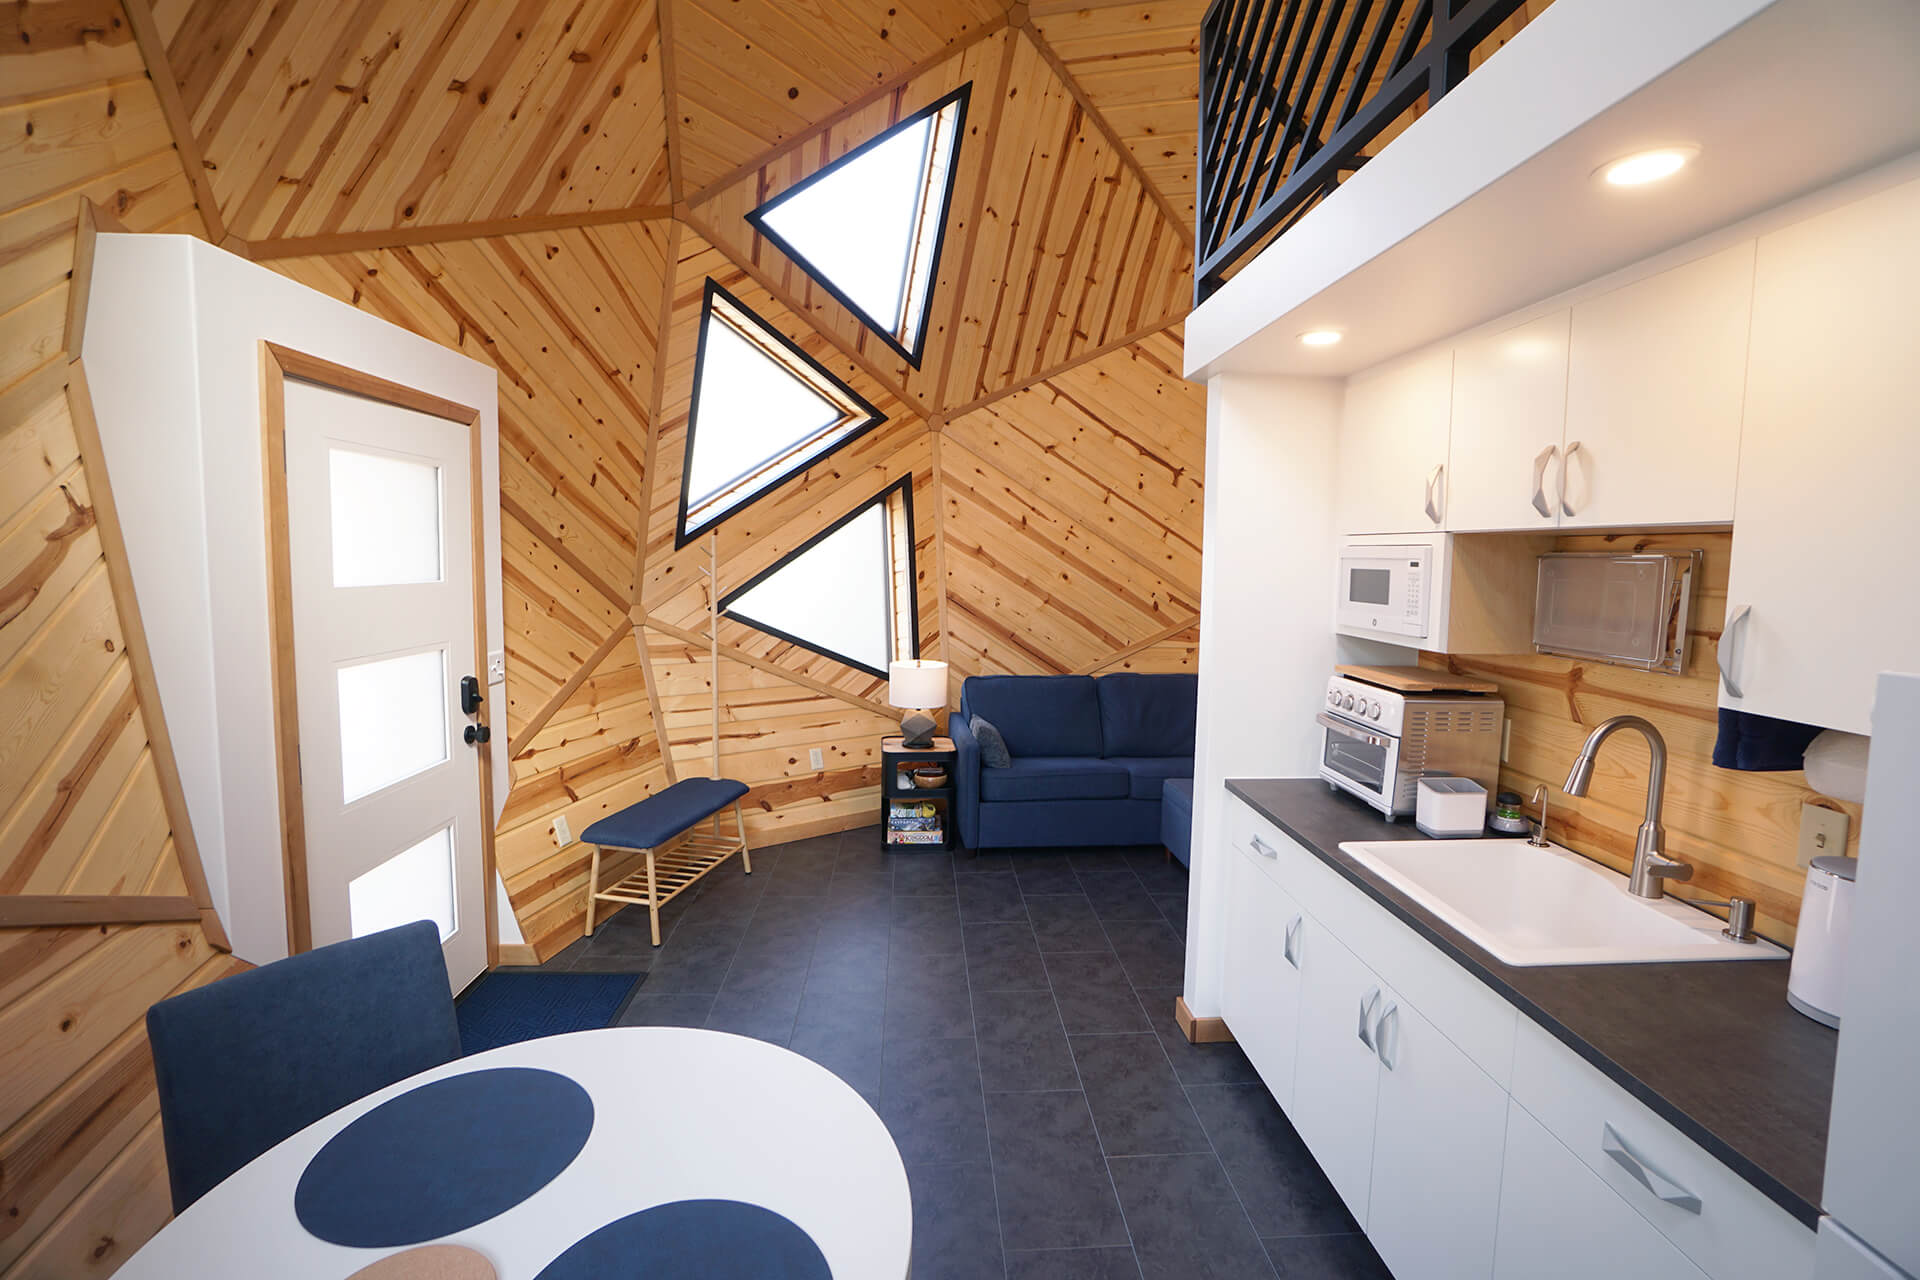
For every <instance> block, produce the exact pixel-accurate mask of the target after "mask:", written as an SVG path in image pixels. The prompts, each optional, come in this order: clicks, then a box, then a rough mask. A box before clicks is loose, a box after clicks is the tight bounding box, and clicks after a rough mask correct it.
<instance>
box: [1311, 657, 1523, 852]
mask: <svg viewBox="0 0 1920 1280" xmlns="http://www.w3.org/2000/svg"><path fill="white" fill-rule="evenodd" d="M1505 717H1506V704H1505V703H1504V702H1502V701H1501V700H1500V699H1499V698H1496V697H1493V696H1491V695H1487V694H1471V693H1403V692H1401V691H1399V690H1396V689H1388V688H1385V687H1383V686H1381V685H1377V684H1369V683H1368V682H1366V681H1364V680H1356V679H1354V678H1353V677H1352V676H1344V675H1336V676H1334V677H1332V678H1331V679H1329V680H1328V681H1327V696H1326V709H1325V710H1324V711H1322V712H1320V714H1319V715H1318V716H1317V717H1316V719H1317V721H1318V723H1319V725H1320V729H1321V734H1320V737H1321V742H1320V776H1321V777H1322V778H1324V779H1325V780H1326V781H1327V784H1328V785H1329V786H1331V787H1333V788H1334V789H1336V790H1339V791H1345V792H1347V793H1349V794H1351V795H1355V796H1358V797H1360V799H1362V800H1364V801H1366V802H1367V803H1368V804H1370V805H1372V806H1373V807H1374V808H1376V809H1378V810H1379V811H1380V812H1381V813H1383V814H1385V815H1386V818H1387V821H1389V822H1392V821H1394V820H1395V819H1397V818H1401V817H1405V816H1407V815H1409V814H1412V813H1414V812H1415V809H1416V807H1417V801H1418V798H1419V797H1418V794H1417V787H1418V786H1419V782H1420V779H1421V778H1422V777H1423V776H1425V775H1426V774H1429V773H1435V774H1447V775H1451V776H1453V777H1457V778H1469V779H1471V780H1473V781H1474V782H1477V783H1479V784H1480V787H1481V808H1482V809H1483V810H1484V809H1485V807H1486V795H1487V793H1489V792H1491V791H1492V790H1493V786H1494V783H1495V781H1496V780H1497V778H1498V776H1499V773H1500V725H1501V722H1502V721H1503V720H1504V719H1505Z"/></svg>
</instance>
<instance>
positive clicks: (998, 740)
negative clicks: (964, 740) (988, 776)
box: [967, 716, 1013, 769]
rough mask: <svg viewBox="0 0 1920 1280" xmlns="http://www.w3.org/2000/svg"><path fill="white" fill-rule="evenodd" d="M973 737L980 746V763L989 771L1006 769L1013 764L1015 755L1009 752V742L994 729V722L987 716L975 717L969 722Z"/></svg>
mask: <svg viewBox="0 0 1920 1280" xmlns="http://www.w3.org/2000/svg"><path fill="white" fill-rule="evenodd" d="M967 727H968V728H970V729H972V730H973V736H974V739H975V740H976V741H978V742H979V744H980V763H981V764H983V765H985V766H987V768H989V769H1004V768H1006V767H1007V766H1008V765H1010V764H1012V763H1013V753H1012V752H1011V751H1008V750H1007V740H1006V739H1005V738H1003V737H1001V736H1000V731H999V730H998V729H996V728H994V727H993V721H991V720H989V719H987V718H986V717H985V716H975V717H974V718H973V719H972V720H971V721H969V722H968V726H967Z"/></svg>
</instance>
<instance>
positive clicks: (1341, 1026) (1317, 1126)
mask: <svg viewBox="0 0 1920 1280" xmlns="http://www.w3.org/2000/svg"><path fill="white" fill-rule="evenodd" d="M1294 950H1295V954H1296V955H1297V956H1298V957H1299V960H1300V971H1301V980H1300V1022H1299V1045H1298V1048H1297V1050H1296V1052H1295V1055H1294V1068H1293V1105H1292V1107H1291V1108H1290V1109H1289V1110H1288V1112H1287V1115H1288V1117H1289V1118H1290V1119H1291V1120H1292V1121H1293V1127H1294V1128H1295V1129H1297V1130H1299V1133H1300V1136H1301V1138H1302V1139H1304V1140H1305V1141H1306V1144H1307V1149H1308V1150H1310V1151H1312V1152H1313V1158H1314V1159H1315V1160H1317V1161H1318V1162H1319V1164H1320V1168H1321V1169H1322V1170H1324V1171H1325V1173H1326V1175H1327V1180H1328V1181H1330V1182H1332V1183H1333V1187H1334V1190H1336V1191H1338V1192H1339V1193H1340V1198H1341V1199H1342V1200H1344V1201H1346V1204H1347V1208H1348V1209H1349V1210H1350V1211H1351V1212H1352V1213H1353V1216H1354V1220H1355V1221H1357V1222H1358V1223H1360V1225H1361V1226H1363V1227H1364V1226H1366V1225H1367V1193H1368V1187H1369V1185H1370V1183H1371V1181H1372V1176H1373V1133H1374V1129H1373V1125H1374V1110H1375V1103H1376V1101H1377V1100H1378V1096H1379V1087H1380V1064H1379V1061H1378V1059H1376V1058H1375V1057H1374V1052H1373V1044H1372V1040H1373V1024H1374V1022H1375V1020H1377V1019H1378V1018H1379V1016H1380V1011H1381V1009H1382V1008H1384V1007H1385V1003H1386V1002H1387V1001H1388V1000H1389V999H1390V998H1391V995H1390V993H1389V992H1387V991H1386V990H1385V989H1384V988H1383V987H1382V986H1381V984H1380V979H1378V978H1376V977H1375V976H1374V974H1373V970H1371V969H1369V968H1367V966H1366V965H1364V964H1362V963H1361V962H1360V961H1359V960H1358V959H1357V958H1355V956H1354V954H1353V953H1352V952H1351V951H1349V950H1347V949H1346V947H1344V946H1342V945H1341V943H1340V940H1339V939H1338V938H1336V937H1334V936H1333V934H1332V933H1331V932H1330V931H1328V930H1327V929H1326V928H1325V927H1324V926H1322V925H1321V924H1320V923H1319V922H1318V921H1316V920H1315V919H1314V918H1313V917H1312V916H1308V917H1307V919H1306V922H1305V923H1304V924H1303V925H1302V926H1301V928H1300V931H1299V935H1298V938H1297V940H1296V942H1295V944H1294ZM1363 1037H1364V1038H1363Z"/></svg>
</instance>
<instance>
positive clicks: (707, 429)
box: [674, 280, 886, 546]
mask: <svg viewBox="0 0 1920 1280" xmlns="http://www.w3.org/2000/svg"><path fill="white" fill-rule="evenodd" d="M884 421H886V417H885V415H884V414H882V413H881V412H880V411H879V410H878V409H876V408H874V407H873V406H872V405H871V404H869V403H867V401H866V399H865V398H864V397H862V396H861V395H860V393H859V392H857V391H855V390H854V389H853V388H852V387H850V386H848V385H847V384H846V383H844V382H842V381H841V380H840V379H838V378H836V377H834V376H833V374H831V373H830V372H828V371H827V367H826V366H825V365H823V364H821V363H820V362H819V361H818V360H815V359H814V358H813V357H812V356H810V355H808V354H807V353H806V352H805V351H802V350H801V349H800V348H799V347H798V346H797V345H795V344H794V343H793V342H792V341H791V340H790V339H788V337H787V336H786V335H785V334H783V333H780V332H779V331H778V330H776V329H774V328H773V327H772V326H771V325H769V324H768V323H767V322H766V321H764V320H762V319H761V318H760V317H759V316H756V315H755V314H753V312H751V311H749V310H747V308H746V306H745V305H744V304H743V303H742V302H741V301H740V300H739V299H738V298H736V297H734V296H733V295H732V294H730V293H728V292H727V291H726V290H725V289H723V288H721V287H720V286H719V285H718V284H717V283H715V282H714V281H712V280H708V281H707V293H706V300H705V303H704V305H703V306H702V307H701V310H700V345H699V350H698V351H697V353H696V354H695V357H694V369H693V403H692V407H691V409H690V411H689V413H688V417H687V453H686V462H685V465H684V466H683V467H682V468H681V473H680V523H679V526H678V533H677V535H676V537H675V543H674V545H676V546H685V545H686V544H687V543H688V542H691V541H692V540H693V539H694V538H696V537H698V536H699V535H700V534H702V533H704V532H705V531H707V530H708V529H711V528H712V527H713V526H714V525H717V524H719V523H720V522H721V521H722V520H725V519H726V518H727V517H728V516H730V515H732V514H733V513H734V512H736V511H738V510H740V509H741V508H742V507H745V506H747V505H748V504H749V503H751V502H753V500H754V499H756V498H758V497H760V495H762V494H764V493H766V492H767V491H768V490H770V489H773V488H775V487H776V486H778V485H780V484H781V483H783V482H784V481H786V480H787V479H788V478H789V477H791V476H793V475H794V474H795V473H797V472H800V471H804V470H805V469H806V468H808V467H810V466H812V465H813V464H814V463H816V462H818V461H820V460H821V459H822V458H824V457H826V456H827V455H828V454H830V453H832V452H833V451H834V450H835V449H838V448H839V447H840V446H841V445H844V444H846V443H848V442H849V441H851V440H852V439H853V438H854V437H856V436H858V435H860V434H861V433H862V432H865V431H867V430H869V429H871V428H873V427H875V426H878V425H879V424H880V423H882V422H884Z"/></svg>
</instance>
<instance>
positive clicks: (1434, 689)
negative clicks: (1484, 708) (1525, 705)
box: [1334, 666, 1500, 693]
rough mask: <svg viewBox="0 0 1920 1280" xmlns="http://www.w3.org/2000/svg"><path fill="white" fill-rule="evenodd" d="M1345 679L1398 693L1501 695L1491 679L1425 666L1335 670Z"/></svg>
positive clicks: (1339, 668)
mask: <svg viewBox="0 0 1920 1280" xmlns="http://www.w3.org/2000/svg"><path fill="white" fill-rule="evenodd" d="M1334 670H1335V671H1338V672H1339V673H1340V674H1341V675H1343V676H1351V677H1353V678H1354V679H1355V680H1365V681H1366V682H1367V683H1368V684H1377V685H1379V686H1380V687H1381V688H1383V689H1392V690H1394V691H1396V692H1398V693H1498V692H1500V686H1499V685H1497V684H1495V683H1494V682H1493V681H1491V680H1477V679H1475V678H1474V677H1472V676H1456V675H1453V674H1451V673H1449V672H1446V671H1430V670H1428V669H1427V668H1426V667H1348V666H1342V667H1335V668H1334Z"/></svg>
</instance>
